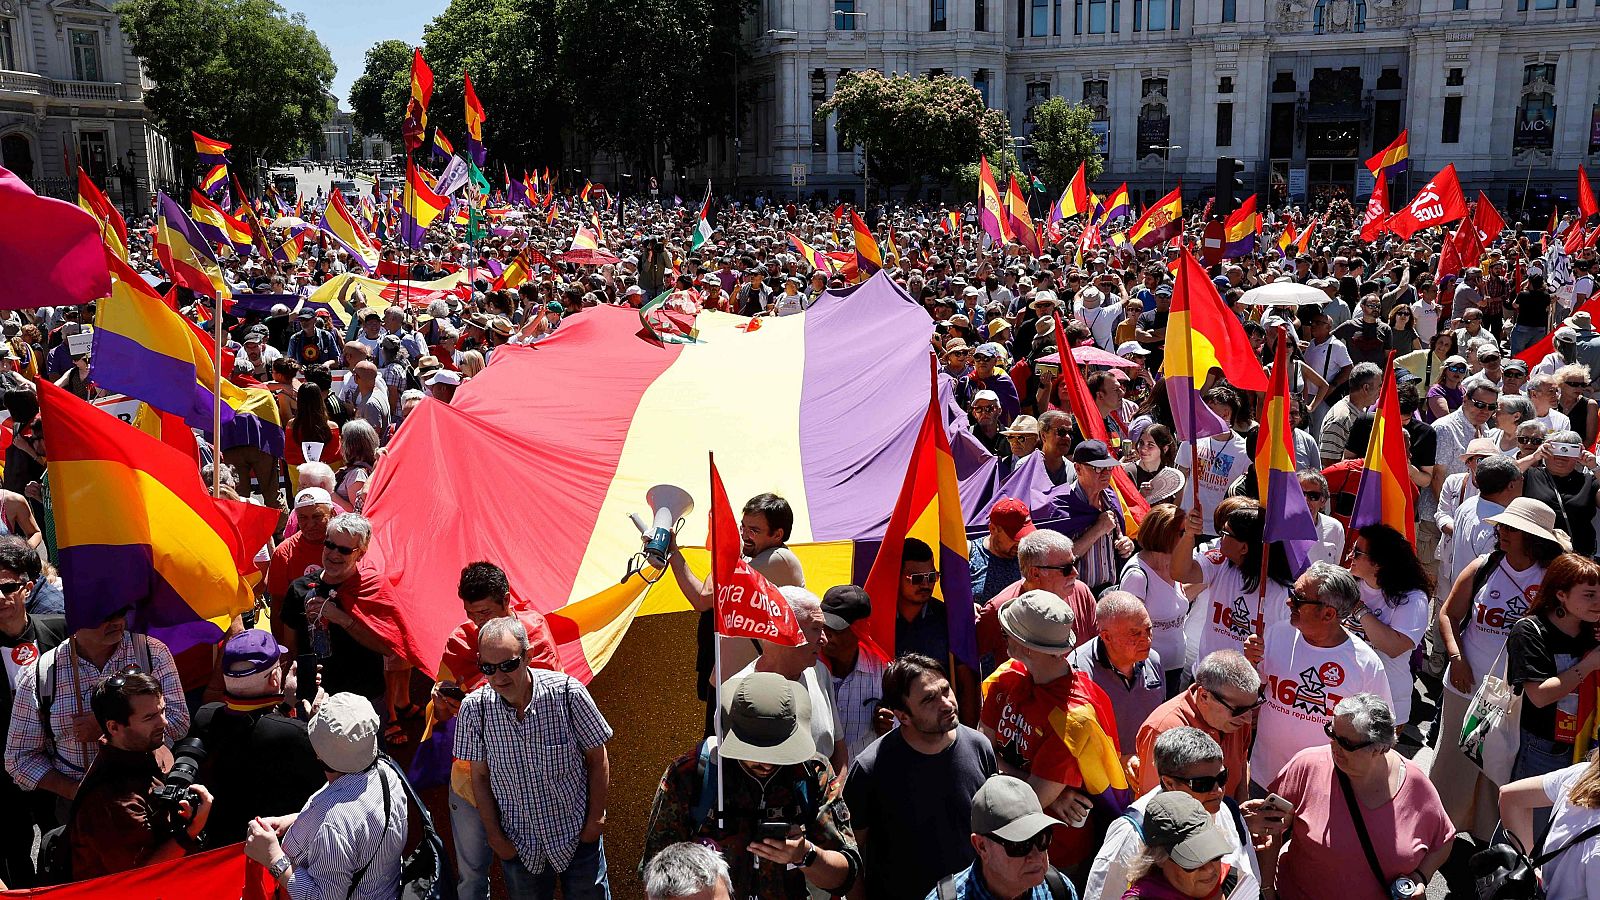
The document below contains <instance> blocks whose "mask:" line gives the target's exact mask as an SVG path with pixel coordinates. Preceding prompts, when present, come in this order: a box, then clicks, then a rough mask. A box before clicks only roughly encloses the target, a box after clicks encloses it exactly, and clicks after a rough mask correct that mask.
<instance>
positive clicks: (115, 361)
mask: <svg viewBox="0 0 1600 900" xmlns="http://www.w3.org/2000/svg"><path fill="white" fill-rule="evenodd" d="M93 350H94V378H95V381H96V382H97V383H98V384H99V385H100V387H103V388H105V389H106V390H108V391H116V392H118V393H121V394H127V395H128V396H129V397H137V398H139V399H140V400H143V401H144V402H146V403H148V404H150V405H151V406H153V407H155V408H156V409H159V410H161V411H162V412H166V413H171V414H172V415H175V416H182V417H183V421H184V423H185V424H187V425H190V426H192V427H195V428H209V427H211V420H212V415H213V409H214V406H215V404H216V398H215V396H214V395H213V394H212V393H211V390H210V389H209V388H207V387H205V386H204V385H202V384H200V383H199V382H198V381H197V380H196V378H197V376H196V375H195V371H194V364H193V363H188V362H184V361H183V360H179V359H174V358H173V357H170V356H168V355H166V354H165V353H157V352H155V351H154V350H151V349H149V348H148V347H145V346H144V345H143V344H140V343H138V342H136V341H134V340H132V339H131V338H128V337H127V336H125V335H122V334H118V333H117V332H114V331H111V330H109V329H105V328H96V329H95V330H94V347H93ZM232 413H233V410H232V409H231V408H229V407H228V406H227V405H226V404H224V405H223V415H224V416H231V415H232Z"/></svg>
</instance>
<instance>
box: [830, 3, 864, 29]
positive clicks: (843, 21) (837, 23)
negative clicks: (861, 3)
mask: <svg viewBox="0 0 1600 900" xmlns="http://www.w3.org/2000/svg"><path fill="white" fill-rule="evenodd" d="M832 3H833V30H834V31H855V30H856V19H858V18H860V16H856V15H851V14H852V13H854V12H855V11H856V0H832Z"/></svg>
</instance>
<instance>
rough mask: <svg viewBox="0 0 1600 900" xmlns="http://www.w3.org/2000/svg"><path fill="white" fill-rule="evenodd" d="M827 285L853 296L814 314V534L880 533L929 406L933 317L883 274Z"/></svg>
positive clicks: (810, 396) (808, 367)
mask: <svg viewBox="0 0 1600 900" xmlns="http://www.w3.org/2000/svg"><path fill="white" fill-rule="evenodd" d="M829 293H831V294H836V295H842V296H844V297H845V299H844V300H843V302H839V303H818V304H817V305H816V306H814V307H812V308H811V309H810V310H809V311H808V312H807V313H806V320H805V371H804V373H803V375H802V380H801V385H800V462H801V468H802V469H803V471H804V472H805V485H806V503H807V504H808V506H809V507H810V514H811V534H812V539H813V540H816V541H837V540H853V539H857V538H882V537H883V532H884V529H885V528H886V527H888V524H889V513H890V511H891V510H893V509H894V504H895V499H896V498H897V497H899V496H900V486H901V485H902V484H903V483H904V482H905V478H906V467H907V466H908V465H910V462H911V449H912V447H914V446H915V445H916V442H917V432H918V429H919V425H920V424H921V421H922V417H923V416H924V415H925V414H926V413H927V410H928V392H929V389H930V388H929V378H930V376H931V372H930V368H929V362H928V356H929V352H930V351H929V347H928V336H929V334H931V333H932V331H933V321H932V320H931V319H929V318H928V314H927V313H926V312H924V311H923V310H922V308H921V307H919V306H917V305H916V303H914V302H913V301H912V300H911V297H910V296H909V295H907V294H906V293H905V292H904V291H902V290H901V289H900V288H899V286H897V285H896V284H895V283H894V282H893V281H890V280H889V278H888V276H886V275H883V274H882V273H879V274H877V275H874V276H873V277H872V278H870V279H868V280H867V281H866V282H864V283H862V284H860V285H857V286H856V287H853V288H847V289H845V290H842V291H830V292H829ZM863 385H873V386H875V387H874V390H873V391H872V393H871V394H870V395H867V394H864V393H863Z"/></svg>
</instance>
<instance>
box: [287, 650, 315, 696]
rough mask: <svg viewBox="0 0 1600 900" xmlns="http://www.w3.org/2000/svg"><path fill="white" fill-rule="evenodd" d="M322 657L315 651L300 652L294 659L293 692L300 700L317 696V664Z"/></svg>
mask: <svg viewBox="0 0 1600 900" xmlns="http://www.w3.org/2000/svg"><path fill="white" fill-rule="evenodd" d="M321 662H322V657H320V656H318V655H316V654H315V653H302V654H300V655H299V656H298V657H296V658H295V661H294V677H295V681H296V683H297V684H296V686H295V693H296V694H298V695H299V698H300V699H302V700H311V699H313V698H315V697H316V696H317V666H318V664H320V663H321Z"/></svg>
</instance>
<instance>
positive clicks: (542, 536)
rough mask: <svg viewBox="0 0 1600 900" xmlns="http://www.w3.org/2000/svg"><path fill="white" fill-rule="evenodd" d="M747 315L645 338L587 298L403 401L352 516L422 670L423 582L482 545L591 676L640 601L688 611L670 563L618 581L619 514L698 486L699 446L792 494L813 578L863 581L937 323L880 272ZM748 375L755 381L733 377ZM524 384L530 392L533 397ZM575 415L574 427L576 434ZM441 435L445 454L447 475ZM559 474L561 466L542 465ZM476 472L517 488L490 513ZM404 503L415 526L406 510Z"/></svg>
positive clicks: (924, 392) (441, 630)
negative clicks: (406, 412)
mask: <svg viewBox="0 0 1600 900" xmlns="http://www.w3.org/2000/svg"><path fill="white" fill-rule="evenodd" d="M747 321H748V320H747V319H744V318H742V317H740V316H734V315H729V314H726V313H717V312H702V313H700V315H699V316H698V318H697V320H696V322H695V325H696V327H697V328H698V330H699V335H700V338H701V340H700V341H699V342H697V343H693V344H672V343H662V342H659V341H655V340H651V339H649V338H648V337H641V336H640V333H639V332H640V329H639V317H638V314H637V312H636V311H633V310H627V309H621V308H617V307H609V306H602V307H599V308H596V309H593V310H589V311H587V312H585V313H584V314H583V315H581V316H577V317H574V318H571V319H569V320H567V321H566V322H564V323H563V324H562V326H561V328H560V329H559V330H557V332H556V333H555V334H554V335H552V336H550V337H548V338H545V339H544V340H542V341H540V342H539V343H538V344H537V345H535V346H528V347H523V346H507V347H501V348H499V349H497V350H496V351H495V354H496V359H495V363H494V365H492V366H490V367H489V368H487V369H485V370H484V371H483V373H482V374H480V375H478V376H476V377H474V378H473V379H472V381H470V382H469V383H467V384H465V385H463V386H462V388H461V390H460V391H459V392H458V393H457V394H456V396H455V399H454V401H453V402H452V403H450V404H443V403H424V404H423V405H422V406H421V407H418V409H417V410H416V412H414V413H413V414H412V415H411V416H408V417H407V419H406V427H405V428H402V429H401V430H400V432H399V434H398V435H397V436H396V438H395V439H394V441H392V442H391V443H390V445H389V448H388V452H387V453H386V454H385V456H384V464H383V465H382V466H380V467H379V468H378V471H377V472H376V473H375V474H374V476H373V481H372V483H371V485H370V487H369V490H368V501H367V506H366V514H367V515H368V516H369V517H371V518H372V520H373V522H374V529H373V534H374V537H373V547H374V549H373V551H372V556H373V561H374V563H375V564H377V565H379V566H380V567H381V568H382V569H383V571H385V572H390V573H394V574H395V577H396V586H397V589H398V591H399V594H400V598H401V601H402V603H401V607H402V608H401V611H400V614H401V616H402V620H403V621H404V622H405V625H406V629H407V633H408V634H411V635H413V636H414V637H415V639H416V640H417V641H418V642H419V646H420V647H421V648H422V649H421V652H419V653H418V657H419V659H418V661H417V663H416V664H417V665H418V666H419V667H421V668H423V669H424V670H428V669H431V668H432V667H433V666H435V665H437V663H438V661H439V655H440V650H441V649H442V648H443V647H444V644H445V639H446V638H447V637H448V636H449V634H450V632H451V631H452V630H453V629H454V628H455V627H456V625H457V624H459V622H460V618H461V613H460V609H459V608H457V609H455V610H454V611H453V612H452V610H451V608H450V606H449V605H448V604H441V603H438V602H437V598H439V597H440V596H454V594H453V593H450V592H453V591H454V590H455V589H456V579H457V576H458V574H459V573H460V571H461V567H462V566H464V565H466V564H467V563H469V562H472V561H473V560H477V559H492V560H495V561H497V562H499V563H500V564H501V565H503V566H504V567H505V568H506V569H507V572H508V574H509V576H510V580H511V583H512V585H513V586H515V588H516V590H517V591H518V593H519V594H521V595H523V596H527V597H530V598H533V599H534V602H535V605H536V606H537V607H538V608H539V610H540V611H541V612H543V613H545V615H546V617H547V618H548V619H549V621H550V626H551V629H552V630H553V631H554V632H555V634H556V637H557V640H558V642H559V643H560V644H561V652H562V662H563V666H564V667H565V669H566V671H568V672H570V673H572V674H573V675H574V676H576V677H579V678H583V679H585V680H587V679H588V678H589V677H590V674H592V673H593V672H595V671H598V670H599V668H600V667H601V666H603V665H605V663H606V662H607V661H608V660H610V659H611V658H612V654H613V653H615V652H616V650H617V647H618V646H619V644H620V642H621V640H622V638H623V635H624V634H625V633H626V631H627V626H628V623H629V621H630V620H631V619H632V617H633V616H634V615H636V614H652V613H658V612H675V611H679V610H687V609H688V608H689V607H688V604H687V602H686V601H685V600H684V599H683V597H682V595H681V594H680V593H679V592H678V591H677V587H676V585H675V584H674V580H673V579H672V578H663V579H661V580H660V581H658V582H656V583H655V584H654V585H647V584H644V583H642V582H641V581H640V580H639V579H638V578H637V577H635V578H633V579H630V581H629V582H628V583H626V584H618V579H619V578H621V577H622V574H623V568H624V563H625V562H626V560H627V559H628V558H629V557H631V556H632V555H634V554H635V553H637V552H638V551H639V532H638V531H637V530H636V529H635V528H634V527H633V526H632V525H631V524H630V523H629V521H628V514H629V513H632V512H638V513H641V514H647V513H648V510H647V509H646V508H645V500H644V495H645V492H646V491H648V490H649V489H650V488H651V487H652V486H654V485H656V484H663V483H672V484H677V485H679V486H680V487H683V488H684V489H685V490H687V491H688V492H689V494H690V495H691V496H693V497H694V498H695V502H696V503H697V504H704V503H708V502H709V498H710V486H709V482H708V475H709V473H708V470H707V466H706V453H707V452H708V451H716V453H717V468H718V469H719V470H720V472H721V475H722V478H723V479H724V480H725V482H726V483H727V485H728V487H729V489H730V490H732V491H733V492H734V493H733V494H732V495H731V497H730V499H731V500H732V502H733V504H734V507H735V509H737V508H738V507H740V506H742V505H743V504H744V502H745V501H746V500H748V499H749V497H750V496H752V495H754V494H756V493H760V492H765V491H771V492H773V493H776V494H778V495H780V496H782V497H784V498H785V499H786V500H788V501H789V504H790V506H791V507H792V508H793V509H794V512H795V523H794V532H793V534H791V535H790V536H789V544H790V546H791V547H793V548H794V550H795V553H796V555H797V556H798V557H799V558H800V562H801V565H802V567H803V568H804V571H805V574H806V582H807V583H808V584H816V585H834V584H846V583H854V584H862V583H863V581H862V579H863V578H864V577H865V575H866V573H867V571H868V569H869V568H870V565H871V562H870V560H871V552H872V549H873V545H874V544H875V543H876V542H877V541H879V540H881V539H882V537H883V535H884V533H885V531H886V530H887V525H888V518H889V513H890V510H892V509H893V508H894V505H895V500H896V498H897V497H898V496H899V491H900V487H901V485H902V484H903V482H904V480H905V477H906V471H907V468H908V465H909V462H910V460H911V456H912V448H913V447H914V446H915V445H916V439H917V435H918V433H919V431H920V429H921V425H922V421H923V417H924V416H925V414H926V412H927V407H928V350H927V343H928V337H929V335H930V334H931V333H932V330H933V323H932V322H931V320H929V319H928V316H927V314H926V313H925V312H923V311H922V310H921V309H920V308H918V307H917V306H916V304H915V303H913V302H911V301H910V300H909V298H907V296H906V294H905V293H904V291H902V290H900V288H899V287H897V286H896V285H895V284H894V283H893V281H891V280H890V279H889V278H888V276H887V275H879V276H875V277H873V278H872V279H870V280H869V281H867V282H866V283H865V284H863V285H861V286H859V287H856V288H853V289H851V290H850V291H849V292H848V293H843V292H841V293H834V292H826V293H824V295H823V296H822V298H821V299H820V300H819V301H818V302H817V303H816V304H815V305H813V306H811V307H809V308H808V309H807V310H806V311H805V312H804V313H801V314H798V315H793V316H785V317H782V318H778V319H770V318H769V319H765V320H763V326H762V328H761V329H760V330H758V331H753V332H746V331H745V330H744V329H743V327H742V326H743V325H744V324H745V323H746V322H747ZM757 369H759V370H761V371H764V372H769V373H771V375H770V377H766V378H761V379H750V378H729V377H728V376H727V373H729V372H740V371H752V370H757ZM530 384H538V385H540V386H541V388H540V390H538V391H536V392H534V393H533V394H531V395H530V394H529V392H528V388H527V386H528V385H530ZM864 396H870V397H871V398H872V402H871V403H870V404H868V403H863V402H861V398H862V397H864ZM574 415H581V416H582V417H583V420H584V422H585V427H584V428H583V429H580V430H579V431H577V432H574V431H573V429H572V428H571V426H570V422H571V421H572V419H571V417H572V416H574ZM686 420H692V421H693V422H694V423H695V427H693V428H685V427H684V422H685V421H686ZM440 447H449V448H451V452H452V454H453V457H452V458H457V459H460V460H462V461H463V462H462V463H461V465H459V466H453V467H451V468H450V469H449V470H447V471H441V470H440V469H439V467H438V453H439V448H440ZM572 460H581V463H580V464H578V465H574V464H573V462H572ZM554 468H560V470H561V471H562V473H563V475H562V478H561V479H559V480H552V479H550V478H549V476H548V473H549V472H550V471H552V470H553V469H554ZM485 479H492V480H493V482H494V483H495V484H496V485H497V491H498V492H500V493H502V494H503V495H504V496H515V497H517V498H519V499H518V502H517V503H514V504H512V503H506V504H498V505H496V507H495V509H494V510H493V511H492V519H493V522H492V527H487V526H486V525H485V520H484V518H483V517H484V507H483V504H482V502H481V497H482V486H483V484H484V483H486V482H485ZM419 516H421V517H424V520H425V521H427V522H429V523H430V527H429V528H426V529H421V528H413V527H407V526H406V525H405V524H404V523H408V522H411V523H414V522H416V521H419V519H418V517H419ZM706 537H707V534H706V522H705V518H704V517H703V516H691V517H689V520H688V521H687V522H686V523H685V525H684V528H683V531H682V532H681V533H680V534H679V536H678V543H679V545H680V546H682V547H684V548H685V549H684V553H685V555H686V556H687V557H688V560H689V563H690V565H691V567H692V568H693V569H694V570H695V571H696V572H697V573H699V574H700V575H702V576H704V575H706V574H707V573H708V572H709V571H710V565H709V563H710V560H709V558H708V555H707V553H706V552H705V551H704V550H701V549H697V548H699V547H702V546H704V544H705V542H706ZM963 547H964V545H963ZM858 556H859V557H860V558H859V559H858ZM962 571H965V570H962ZM663 652H668V651H666V650H663ZM672 652H679V651H677V650H673V651H672ZM682 652H689V651H682Z"/></svg>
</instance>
